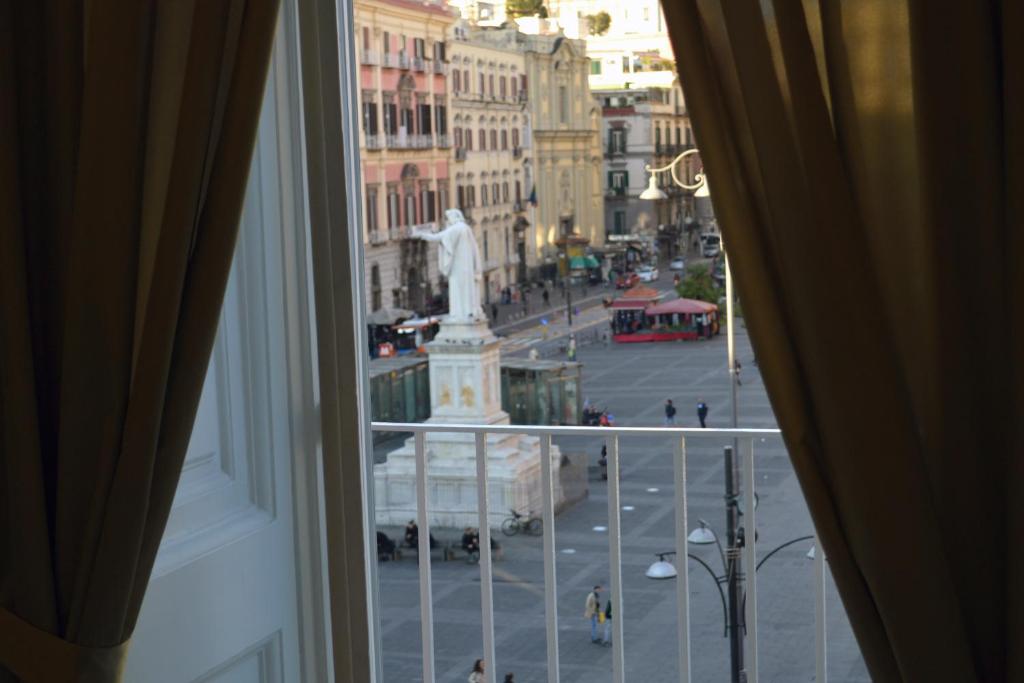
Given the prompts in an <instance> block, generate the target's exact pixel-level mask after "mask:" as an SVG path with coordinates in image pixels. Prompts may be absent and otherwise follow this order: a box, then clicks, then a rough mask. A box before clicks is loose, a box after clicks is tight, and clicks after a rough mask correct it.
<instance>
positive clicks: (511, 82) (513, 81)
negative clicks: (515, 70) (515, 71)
mask: <svg viewBox="0 0 1024 683" xmlns="http://www.w3.org/2000/svg"><path fill="white" fill-rule="evenodd" d="M508 84H509V87H510V91H511V93H512V99H513V100H514V99H516V94H517V93H516V90H517V86H516V77H515V76H512V78H510V79H508Z"/></svg>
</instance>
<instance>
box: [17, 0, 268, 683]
mask: <svg viewBox="0 0 1024 683" xmlns="http://www.w3.org/2000/svg"><path fill="white" fill-rule="evenodd" d="M277 6H278V2H277V0H210V1H205V0H203V1H199V0H191V1H185V2H153V1H150V2H131V3H114V2H109V1H106V0H94V1H90V2H84V1H80V2H65V3H49V2H38V3H36V2H18V1H16V0H3V1H2V2H0V217H2V218H0V226H2V227H0V316H2V317H0V681H14V680H19V679H21V680H27V681H65V680H80V681H104V682H107V681H114V680H117V679H118V677H119V675H120V674H119V672H120V670H121V667H122V665H123V661H124V655H125V652H126V649H127V647H126V646H127V641H128V639H129V638H130V636H131V633H132V630H133V628H134V625H135V621H136V618H137V616H138V613H139V608H140V606H141V603H142V598H143V595H144V593H145V590H146V584H147V583H148V581H149V576H150V572H151V570H152V566H153V561H154V559H155V556H156V552H157V548H158V546H159V543H160V538H161V536H162V534H163V529H164V526H165V524H166V521H167V516H168V513H169V511H170V506H171V502H172V500H173V496H174V490H175V487H176V485H177V481H178V476H179V473H180V470H181V464H182V461H183V459H184V456H185V451H186V448H187V445H188V441H189V437H190V434H191V430H192V422H193V419H194V417H195V412H196V409H197V405H198V402H199V396H200V391H201V389H202V384H203V379H204V376H205V373H206V367H207V362H208V360H209V354H210V350H211V348H212V345H213V340H214V335H215V332H216V327H217V320H218V317H219V312H220V307H221V301H222V298H223V294H224V287H225V284H226V281H227V277H228V271H229V267H230V264H231V256H232V253H233V250H234V244H235V237H236V234H237V228H238V222H239V218H240V215H241V207H242V199H243V195H244V190H245V185H246V179H247V176H248V169H249V164H250V160H251V155H252V149H253V143H254V140H255V135H256V127H257V122H258V119H259V111H260V104H261V100H262V95H263V89H264V84H265V80H266V72H267V66H268V62H269V57H270V52H271V45H272V42H273V33H274V27H275V25H276V16H277Z"/></svg>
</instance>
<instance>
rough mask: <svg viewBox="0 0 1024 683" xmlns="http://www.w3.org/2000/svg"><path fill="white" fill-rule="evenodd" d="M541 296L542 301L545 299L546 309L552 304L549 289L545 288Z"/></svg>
mask: <svg viewBox="0 0 1024 683" xmlns="http://www.w3.org/2000/svg"><path fill="white" fill-rule="evenodd" d="M540 296H541V298H542V299H544V307H545V308H547V307H548V305H549V303H550V300H551V295H550V294H548V288H547V287H545V288H544V291H542V292H541V293H540Z"/></svg>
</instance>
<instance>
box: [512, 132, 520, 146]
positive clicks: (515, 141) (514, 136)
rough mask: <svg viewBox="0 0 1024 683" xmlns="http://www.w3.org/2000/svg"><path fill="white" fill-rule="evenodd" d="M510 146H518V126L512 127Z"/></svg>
mask: <svg viewBox="0 0 1024 683" xmlns="http://www.w3.org/2000/svg"><path fill="white" fill-rule="evenodd" d="M512 146H513V147H518V146H519V129H518V128H513V129H512Z"/></svg>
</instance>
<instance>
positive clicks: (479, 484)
mask: <svg viewBox="0 0 1024 683" xmlns="http://www.w3.org/2000/svg"><path fill="white" fill-rule="evenodd" d="M476 501H477V512H478V513H479V515H480V525H479V533H480V536H479V541H480V611H481V613H482V617H483V630H484V655H483V659H484V661H485V662H486V663H487V665H486V667H485V668H484V671H485V673H484V677H485V679H486V680H487V681H488V683H494V672H495V661H494V593H493V589H492V573H491V525H490V521H489V519H488V504H487V433H486V432H477V433H476Z"/></svg>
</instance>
